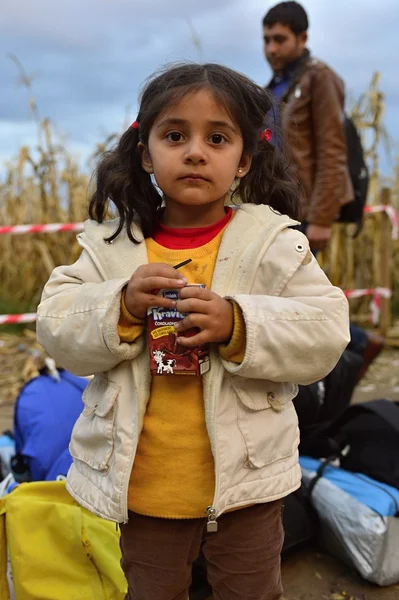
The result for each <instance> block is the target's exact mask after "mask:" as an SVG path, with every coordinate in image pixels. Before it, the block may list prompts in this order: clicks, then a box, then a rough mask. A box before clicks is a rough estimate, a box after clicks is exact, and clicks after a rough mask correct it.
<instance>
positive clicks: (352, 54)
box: [0, 0, 399, 171]
mask: <svg viewBox="0 0 399 600" xmlns="http://www.w3.org/2000/svg"><path fill="white" fill-rule="evenodd" d="M302 3H303V5H304V6H305V8H306V9H307V10H308V12H309V16H310V23H311V26H310V48H311V50H312V51H313V52H314V54H316V55H317V56H318V57H319V58H322V59H323V60H325V61H326V62H328V63H329V64H330V65H331V66H332V67H333V68H334V69H336V70H337V71H338V72H339V73H340V74H341V76H342V77H343V78H344V79H345V81H346V85H347V90H348V92H349V93H351V94H353V95H354V96H355V97H356V96H358V95H359V94H360V93H362V92H363V91H364V90H365V88H366V87H367V85H368V83H369V81H370V78H371V75H372V72H373V71H375V70H380V71H381V73H382V89H383V91H384V93H385V94H386V115H385V124H386V126H387V128H388V129H389V131H390V134H391V136H392V138H393V139H394V140H395V144H396V146H395V145H394V148H393V154H395V153H398V150H399V146H398V145H397V144H398V142H399V117H398V115H399V78H398V75H397V72H398V71H397V69H398V54H399V53H398V51H397V50H396V51H394V48H395V47H396V48H398V47H399V43H398V37H399V0H304V1H303V2H302ZM1 4H2V6H1V11H0V82H1V94H0V162H2V161H4V160H5V159H7V158H9V157H11V156H13V155H14V154H15V153H16V151H17V149H18V147H19V146H20V145H22V144H34V143H35V126H34V124H33V123H32V119H31V117H30V115H29V111H28V95H27V91H26V90H25V89H23V87H21V86H20V85H19V84H18V71H17V69H16V66H15V64H14V63H13V62H12V61H11V60H10V58H9V57H8V55H9V54H13V55H15V56H17V57H18V59H19V60H20V61H21V62H22V63H23V65H24V68H25V70H26V72H27V73H28V74H30V75H31V74H34V75H35V78H34V81H33V91H34V96H35V98H36V101H37V105H38V107H39V111H40V114H41V115H42V116H49V117H50V118H51V120H52V121H53V122H54V123H55V124H56V126H57V130H58V131H59V132H60V134H62V135H63V136H66V139H67V143H68V146H69V147H70V148H71V149H72V150H73V151H74V152H76V154H77V155H79V156H80V158H81V159H82V160H83V159H84V158H85V157H86V156H87V155H88V154H89V152H90V150H91V148H92V147H93V145H94V144H95V142H97V141H99V140H102V139H103V138H104V136H105V135H107V134H109V133H112V132H115V131H120V130H121V128H122V126H123V124H124V123H126V114H127V112H128V114H129V118H131V119H133V118H134V116H135V112H136V106H137V104H136V101H137V94H138V91H139V89H140V85H141V84H142V82H143V81H144V79H145V78H146V77H147V76H148V75H149V74H150V73H152V72H153V71H154V70H156V69H157V68H158V67H159V66H161V65H163V64H165V63H167V62H171V61H178V60H184V59H186V60H187V59H189V60H201V61H213V62H219V63H223V64H226V65H228V66H230V67H233V68H235V69H237V70H240V71H242V72H244V73H246V74H247V75H249V76H250V77H252V78H253V79H254V80H255V81H257V82H258V83H261V84H264V83H265V82H266V81H267V80H268V79H269V76H270V71H269V68H268V66H267V65H266V64H265V61H264V58H263V53H262V39H261V26H260V23H261V20H262V17H263V16H264V14H265V12H266V11H267V10H268V8H269V7H270V6H272V5H273V4H274V3H273V2H268V1H267V0H244V1H243V0H200V1H199V0H68V2H65V0H59V1H58V2H55V1H54V0H36V1H35V2H32V0H2V3H1ZM190 24H191V30H190ZM193 31H194V35H193ZM195 35H196V36H197V37H198V39H199V41H200V48H198V45H196V43H195ZM383 165H384V170H386V171H388V170H389V168H390V163H389V160H388V159H386V158H385V159H384V160H383ZM0 168H1V167H0Z"/></svg>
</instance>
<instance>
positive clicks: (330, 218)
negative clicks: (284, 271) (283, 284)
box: [308, 68, 348, 240]
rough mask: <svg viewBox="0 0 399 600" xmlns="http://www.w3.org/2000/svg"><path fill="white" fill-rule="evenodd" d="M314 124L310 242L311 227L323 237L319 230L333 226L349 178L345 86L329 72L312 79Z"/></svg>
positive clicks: (309, 217)
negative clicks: (313, 170)
mask: <svg viewBox="0 0 399 600" xmlns="http://www.w3.org/2000/svg"><path fill="white" fill-rule="evenodd" d="M312 121H313V139H314V154H315V179H314V187H313V192H312V196H311V202H310V210H309V214H308V222H309V224H310V227H309V230H308V234H309V238H310V240H311V232H312V226H319V227H318V228H316V229H318V230H319V234H320V233H321V234H322V232H320V228H330V227H331V225H332V223H333V222H334V220H335V218H336V216H337V214H338V212H339V208H340V202H341V197H342V195H343V194H344V193H345V183H346V178H347V168H348V167H347V149H346V140H345V132H344V93H343V84H342V83H341V81H340V80H339V78H338V77H337V75H336V74H335V73H334V72H333V71H331V70H330V69H328V68H324V69H320V70H317V71H316V72H315V74H314V75H313V81H312ZM313 229H315V228H313Z"/></svg>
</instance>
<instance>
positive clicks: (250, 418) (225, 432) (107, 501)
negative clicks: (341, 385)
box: [37, 205, 349, 522]
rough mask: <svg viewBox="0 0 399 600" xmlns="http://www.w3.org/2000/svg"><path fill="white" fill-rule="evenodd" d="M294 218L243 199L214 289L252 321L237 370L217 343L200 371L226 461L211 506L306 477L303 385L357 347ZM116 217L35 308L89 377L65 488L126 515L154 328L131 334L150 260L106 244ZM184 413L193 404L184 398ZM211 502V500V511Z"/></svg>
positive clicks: (73, 365) (94, 228)
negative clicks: (132, 286) (124, 330)
mask: <svg viewBox="0 0 399 600" xmlns="http://www.w3.org/2000/svg"><path fill="white" fill-rule="evenodd" d="M295 224H296V223H295V222H294V221H291V220H290V219H289V218H288V217H286V216H282V215H280V214H277V213H275V212H273V211H272V210H271V209H270V208H269V207H267V206H263V205H262V206H254V205H242V206H240V208H238V209H237V211H236V214H235V216H234V218H233V219H232V221H231V222H230V224H229V225H228V226H227V228H226V231H225V233H224V236H223V240H222V243H221V246H220V249H219V254H218V258H217V261H216V266H215V271H214V276H213V282H212V290H213V291H214V292H216V293H217V294H219V295H221V296H223V297H228V298H232V299H234V301H235V302H236V303H238V304H239V306H240V307H241V310H242V312H243V315H244V319H245V324H246V335H247V342H246V351H245V356H244V359H243V361H242V363H240V364H235V363H232V362H227V361H224V360H222V359H221V357H220V356H219V354H218V352H217V348H211V369H210V371H209V372H208V373H206V374H205V375H204V376H203V390H204V406H205V417H206V424H207V430H208V434H209V438H210V442H211V447H212V451H213V455H214V460H215V497H214V502H213V506H212V507H210V510H209V511H208V514H212V516H215V515H216V517H217V516H219V515H220V514H221V513H223V512H224V511H226V510H228V509H232V508H235V507H239V506H243V505H246V504H255V503H260V502H267V501H271V500H275V499H277V498H280V497H283V496H286V495H287V494H289V493H290V492H292V491H293V490H295V489H296V488H297V487H298V486H299V485H300V477H301V475H300V468H299V465H298V452H297V447H298V441H299V432H298V421H297V416H296V413H295V409H294V406H293V403H292V399H293V398H294V397H295V395H296V393H297V384H309V383H311V382H314V381H316V380H318V379H320V378H322V377H324V376H325V375H327V374H328V373H329V372H330V371H331V370H332V369H333V367H334V366H335V364H336V363H337V361H338V359H339V357H340V355H341V353H342V351H343V350H344V349H345V347H346V345H347V343H348V342H349V319H348V304H347V301H346V299H345V297H344V294H343V293H342V291H341V290H340V289H338V288H336V287H333V286H332V285H331V283H330V282H329V281H328V279H327V277H326V276H325V275H324V273H323V271H322V270H321V269H320V267H319V266H318V264H317V261H316V260H315V259H314V258H313V256H312V255H311V254H310V252H309V246H308V242H307V240H306V237H305V236H303V235H302V234H301V233H299V232H298V231H296V230H293V229H290V227H291V226H293V225H295ZM115 227H116V224H115V221H109V222H107V223H104V224H101V225H99V224H97V223H95V222H93V221H88V222H87V223H86V226H85V231H84V233H82V234H81V235H79V236H78V240H79V244H80V245H81V247H82V248H83V251H82V254H81V256H80V258H79V259H78V260H77V262H76V263H75V264H73V265H71V266H62V267H58V268H56V269H55V270H54V272H53V274H52V275H51V277H50V280H49V281H48V283H47V285H46V287H45V289H44V292H43V297H42V301H41V304H40V306H39V308H38V321H37V333H38V339H39V341H40V343H41V344H42V345H43V346H44V347H45V348H46V350H47V351H48V352H49V354H50V355H51V356H52V357H53V358H54V359H55V360H56V361H57V363H58V364H59V365H61V366H63V367H64V368H66V369H68V370H69V371H71V372H72V373H75V374H76V375H92V374H94V378H93V379H92V380H91V382H90V384H89V385H88V387H87V389H86V391H85V393H84V397H83V401H84V410H83V412H82V414H81V416H80V417H79V419H78V420H77V422H76V424H75V427H74V430H73V434H72V441H71V444H70V451H71V454H72V456H73V459H74V462H73V465H72V467H71V469H70V471H69V474H68V490H69V492H70V493H71V494H72V496H73V497H74V498H75V499H76V500H77V501H78V502H80V503H81V504H82V505H83V506H84V507H86V508H87V509H89V510H91V511H93V512H94V513H96V514H97V515H99V516H101V517H104V518H105V519H110V520H113V521H117V522H126V521H127V519H128V509H127V492H128V485H129V478H130V472H131V469H132V465H133V461H134V456H135V452H136V447H137V442H138V438H139V435H140V432H141V428H142V423H143V416H144V413H145V410H146V405H147V402H148V399H149V395H150V385H151V376H150V371H149V358H148V348H147V342H146V336H144V335H143V336H141V337H140V338H139V339H138V340H136V341H135V342H134V343H125V342H121V341H120V339H119V337H118V333H117V326H118V320H119V311H120V299H121V291H122V289H123V287H124V286H125V285H126V283H127V282H128V281H129V278H130V276H131V275H132V273H133V272H134V271H135V270H136V269H137V267H139V266H140V265H142V264H145V263H147V262H148V259H147V251H146V245H145V241H144V240H143V239H142V235H141V234H140V232H139V231H135V235H136V237H139V238H140V239H141V240H142V241H141V242H140V243H139V244H133V243H132V242H130V241H129V239H128V237H127V235H126V233H122V234H120V235H119V236H118V237H117V238H116V240H115V241H114V243H113V244H107V243H105V242H104V238H105V237H107V236H109V235H110V234H111V233H112V232H113V231H114V230H115ZM181 415H182V419H184V406H182V413H181ZM207 508H208V507H205V506H204V515H205V514H206V511H207Z"/></svg>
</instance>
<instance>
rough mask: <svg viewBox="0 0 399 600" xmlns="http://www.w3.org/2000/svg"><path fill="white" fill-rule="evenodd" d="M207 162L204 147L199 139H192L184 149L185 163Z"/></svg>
mask: <svg viewBox="0 0 399 600" xmlns="http://www.w3.org/2000/svg"><path fill="white" fill-rule="evenodd" d="M206 161H207V153H206V145H205V144H204V142H203V141H202V140H200V139H192V140H190V142H189V144H187V147H186V154H185V162H191V163H193V164H195V165H196V164H199V163H205V162H206Z"/></svg>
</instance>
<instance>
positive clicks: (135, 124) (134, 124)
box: [130, 121, 140, 129]
mask: <svg viewBox="0 0 399 600" xmlns="http://www.w3.org/2000/svg"><path fill="white" fill-rule="evenodd" d="M130 127H133V129H139V128H140V124H139V122H138V121H133V123H132V124H131V125H130Z"/></svg>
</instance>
